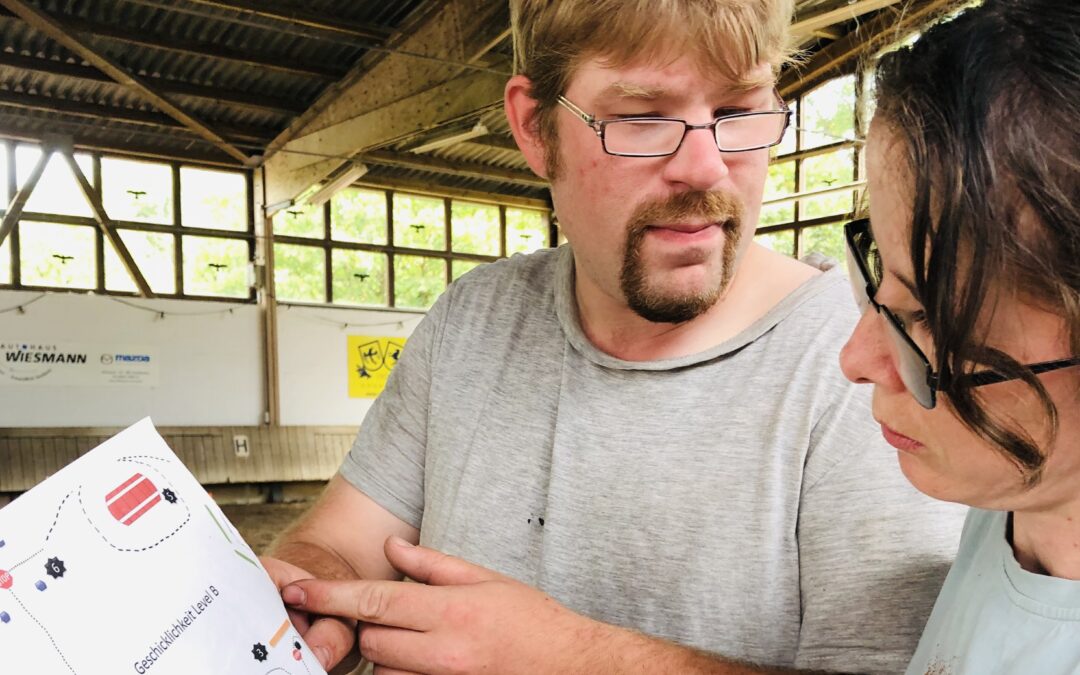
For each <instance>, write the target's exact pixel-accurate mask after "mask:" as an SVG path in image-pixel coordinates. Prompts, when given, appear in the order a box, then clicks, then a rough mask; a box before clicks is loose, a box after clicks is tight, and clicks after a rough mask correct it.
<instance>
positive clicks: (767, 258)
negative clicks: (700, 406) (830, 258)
mask: <svg viewBox="0 0 1080 675" xmlns="http://www.w3.org/2000/svg"><path fill="white" fill-rule="evenodd" d="M816 274H817V271H816V270H814V269H812V268H810V267H807V266H806V265H802V264H801V263H797V262H795V261H793V260H790V259H788V258H784V257H783V256H779V255H777V254H775V253H772V252H771V251H768V250H766V249H764V248H762V247H760V246H758V245H756V244H752V245H751V246H750V247H749V248H748V249H747V251H746V254H745V255H744V256H743V259H742V260H741V261H740V263H739V267H738V270H737V271H736V273H735V276H734V278H733V279H732V281H731V284H730V285H729V286H728V289H727V291H726V292H725V293H724V295H723V297H721V298H720V299H719V300H718V301H717V302H716V304H714V305H713V306H712V307H710V308H709V309H708V310H706V311H705V312H704V313H703V314H701V315H699V316H697V317H696V318H694V319H692V320H690V321H687V322H685V323H679V324H671V323H654V322H652V321H648V320H646V319H644V318H642V317H641V316H639V315H638V314H637V313H636V312H634V311H633V310H632V309H630V308H629V307H628V306H627V305H626V302H625V300H624V299H622V298H613V297H611V295H609V294H607V293H605V292H603V291H602V290H601V289H599V288H598V287H596V286H595V285H593V284H591V283H590V282H589V281H588V280H587V278H585V277H584V276H583V275H582V274H580V273H578V274H576V275H575V277H576V281H575V288H574V293H575V296H576V299H577V305H578V317H579V320H580V321H581V329H582V331H583V332H584V333H585V336H586V337H587V338H588V339H589V341H590V342H592V344H593V345H594V346H595V347H596V348H597V349H599V350H600V351H602V352H605V353H607V354H610V355H611V356H614V357H616V358H619V359H623V360H625V361H658V360H662V359H673V358H678V357H681V356H688V355H690V354H697V353H699V352H703V351H705V350H707V349H710V348H712V347H715V346H716V345H719V344H721V343H723V342H725V341H727V340H729V339H731V338H733V337H735V336H736V335H738V334H739V333H741V332H742V331H744V330H746V329H747V328H749V327H750V326H751V325H752V324H753V323H754V322H755V321H757V320H758V319H760V318H761V317H762V316H764V315H765V314H767V313H768V312H769V310H771V309H772V308H773V307H775V306H776V305H777V303H779V302H780V301H781V300H783V299H784V298H785V297H787V296H788V295H789V294H790V293H791V292H792V291H794V290H795V289H796V288H797V287H798V286H800V285H801V284H802V283H803V282H805V281H806V280H807V279H809V278H810V277H812V276H815V275H816Z"/></svg>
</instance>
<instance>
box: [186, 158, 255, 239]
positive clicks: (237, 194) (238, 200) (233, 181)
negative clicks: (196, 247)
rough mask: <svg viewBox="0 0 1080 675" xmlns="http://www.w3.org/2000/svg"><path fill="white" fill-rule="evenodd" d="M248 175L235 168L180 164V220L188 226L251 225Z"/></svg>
mask: <svg viewBox="0 0 1080 675" xmlns="http://www.w3.org/2000/svg"><path fill="white" fill-rule="evenodd" d="M247 196H248V191H247V179H246V178H245V177H244V174H242V173H236V172H235V171H215V170H212V169H197V168H195V167H191V166H184V167H181V168H180V220H181V222H183V224H184V226H186V227H201V228H213V229H215V230H233V231H237V232H243V231H244V230H246V229H248V206H247Z"/></svg>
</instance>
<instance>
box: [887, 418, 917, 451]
mask: <svg viewBox="0 0 1080 675" xmlns="http://www.w3.org/2000/svg"><path fill="white" fill-rule="evenodd" d="M881 435H882V436H884V437H885V442H886V443H888V444H889V445H891V446H893V447H894V448H896V449H897V450H903V451H904V452H917V451H918V450H920V449H922V447H923V444H922V443H920V442H918V441H916V440H915V439H914V438H908V437H907V436H905V435H903V434H901V433H898V432H896V431H893V430H892V429H890V428H889V427H887V426H885V425H884V424H882V425H881Z"/></svg>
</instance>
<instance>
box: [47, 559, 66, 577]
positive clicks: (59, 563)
mask: <svg viewBox="0 0 1080 675" xmlns="http://www.w3.org/2000/svg"><path fill="white" fill-rule="evenodd" d="M64 572H67V567H66V566H64V561H63V560H61V559H60V558H49V560H48V562H46V563H45V573H46V574H48V575H49V576H50V577H52V578H53V579H59V578H60V577H62V576H64Z"/></svg>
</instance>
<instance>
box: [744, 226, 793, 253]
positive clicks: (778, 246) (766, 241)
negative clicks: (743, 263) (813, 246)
mask: <svg viewBox="0 0 1080 675" xmlns="http://www.w3.org/2000/svg"><path fill="white" fill-rule="evenodd" d="M754 241H756V242H757V243H759V244H761V245H762V246H764V247H765V248H768V249H771V250H773V251H776V252H777V253H783V254H784V255H786V256H791V257H794V255H795V231H794V230H782V231H780V232H770V233H769V234H759V235H757V236H756V237H754Z"/></svg>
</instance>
